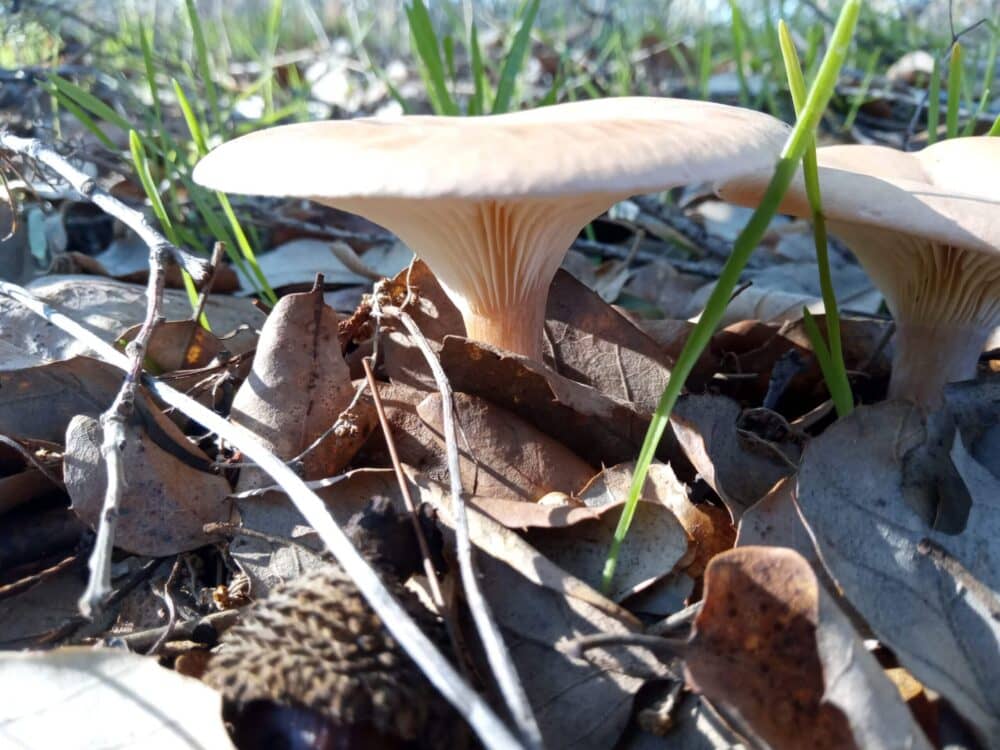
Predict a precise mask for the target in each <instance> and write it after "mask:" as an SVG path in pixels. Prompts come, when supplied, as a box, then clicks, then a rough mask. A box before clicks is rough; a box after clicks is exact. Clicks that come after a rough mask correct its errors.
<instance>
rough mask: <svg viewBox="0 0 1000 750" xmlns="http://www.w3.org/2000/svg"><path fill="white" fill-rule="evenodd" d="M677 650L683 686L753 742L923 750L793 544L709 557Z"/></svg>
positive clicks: (918, 734) (894, 695) (778, 748)
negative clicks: (693, 614) (697, 605)
mask: <svg viewBox="0 0 1000 750" xmlns="http://www.w3.org/2000/svg"><path fill="white" fill-rule="evenodd" d="M683 652H684V663H685V674H686V678H687V681H688V683H689V685H690V686H691V687H692V688H694V689H695V690H697V691H699V692H701V693H702V694H704V695H705V696H706V697H708V699H709V700H711V701H712V703H713V705H714V706H715V707H716V708H717V709H718V710H719V712H720V713H721V714H722V715H723V716H724V717H726V719H727V720H728V721H729V722H730V723H731V724H732V725H733V726H734V727H735V728H737V730H738V731H739V732H740V733H741V734H743V735H745V736H747V737H748V738H751V740H752V742H754V744H760V745H761V746H765V747H772V748H775V750H783V749H784V748H787V749H788V750H793V749H797V748H803V747H809V748H831V750H833V748H838V749H840V748H864V749H865V750H873V749H874V750H878V749H882V748H884V749H886V750H888V749H889V748H893V749H895V748H898V749H899V750H903V749H904V748H921V749H925V750H930V748H931V745H930V743H929V742H928V741H927V738H926V737H925V736H924V735H923V733H922V731H921V730H920V728H919V727H918V726H917V724H916V722H915V720H914V719H913V716H912V715H911V714H910V712H909V710H908V709H907V708H906V706H905V705H904V703H903V701H902V699H901V698H900V695H899V693H898V691H897V690H896V688H895V686H894V685H893V684H892V683H891V682H890V681H889V680H888V678H887V677H886V676H885V673H884V672H883V671H882V668H881V667H880V666H879V664H878V662H877V661H876V660H875V658H874V657H873V656H872V655H871V654H869V653H868V652H867V651H866V650H865V647H864V645H863V644H862V642H861V639H860V638H859V636H858V634H857V633H856V632H855V631H854V629H853V627H852V626H851V624H850V622H849V621H848V619H847V617H846V616H845V615H844V613H843V612H841V611H840V609H838V608H837V606H836V604H835V603H834V602H833V600H832V599H831V598H830V597H829V596H828V595H827V593H826V591H825V590H824V589H823V587H822V586H821V585H820V584H819V582H818V580H817V578H816V576H815V574H814V573H813V570H812V568H811V567H810V565H809V563H808V562H807V561H806V560H804V559H803V558H802V557H801V556H800V555H799V554H798V553H796V552H794V551H793V550H788V549H780V548H771V547H741V548H738V549H735V550H730V551H729V552H724V553H723V554H721V555H719V556H718V557H716V558H715V559H714V560H713V561H712V562H711V563H710V564H709V566H708V569H707V570H706V572H705V598H704V601H703V604H702V608H701V611H700V612H699V613H698V616H697V618H696V619H695V625H694V630H693V632H692V635H691V638H690V640H689V641H688V643H687V645H686V647H684V649H683Z"/></svg>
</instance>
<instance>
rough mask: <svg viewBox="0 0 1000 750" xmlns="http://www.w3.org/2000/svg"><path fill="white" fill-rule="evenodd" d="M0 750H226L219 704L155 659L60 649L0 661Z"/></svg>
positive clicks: (194, 682) (202, 687) (215, 695)
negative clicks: (1, 690) (1, 689)
mask: <svg viewBox="0 0 1000 750" xmlns="http://www.w3.org/2000/svg"><path fill="white" fill-rule="evenodd" d="M0 680H2V681H3V684H4V685H10V686H12V685H17V689H16V690H8V691H5V695H4V700H3V701H0V744H3V745H4V746H6V747H61V748H94V747H109V748H110V747H142V748H148V750H174V749H175V748H178V747H185V748H213V749H214V748H219V749H220V750H223V749H224V748H231V747H232V746H233V745H232V743H231V742H230V740H229V735H228V734H227V732H226V728H225V725H224V724H223V723H222V697H221V696H220V695H219V694H218V693H216V692H215V691H214V690H212V689H211V688H209V687H208V686H206V685H204V684H202V683H201V682H199V681H198V680H194V679H191V678H190V677H183V676H181V675H179V674H177V673H176V672H173V671H171V670H169V669H164V668H163V667H161V666H160V665H159V664H157V663H156V660H155V659H151V658H148V657H145V656H137V655H135V654H129V653H126V652H124V651H108V650H105V651H94V650H93V649H89V648H62V649H58V650H56V651H48V652H26V653H16V654H10V653H8V654H0Z"/></svg>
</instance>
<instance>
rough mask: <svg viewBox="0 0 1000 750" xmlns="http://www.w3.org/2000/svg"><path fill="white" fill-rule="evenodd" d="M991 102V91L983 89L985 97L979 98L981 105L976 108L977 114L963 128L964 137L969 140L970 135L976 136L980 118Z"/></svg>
mask: <svg viewBox="0 0 1000 750" xmlns="http://www.w3.org/2000/svg"><path fill="white" fill-rule="evenodd" d="M989 102H990V89H989V88H988V87H987V88H985V89H983V95H982V96H981V97H979V105H978V106H977V107H976V111H975V113H973V115H972V117H970V118H969V121H968V122H967V123H965V127H964V128H962V137H963V138H968V137H969V136H970V135H974V134H975V132H976V123H978V122H979V118H980V117H982V115H983V112H985V111H986V105H987V104H989Z"/></svg>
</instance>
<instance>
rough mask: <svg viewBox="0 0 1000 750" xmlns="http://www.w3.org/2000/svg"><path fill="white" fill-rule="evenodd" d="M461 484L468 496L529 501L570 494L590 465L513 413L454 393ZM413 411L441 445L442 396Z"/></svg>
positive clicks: (582, 481)
mask: <svg viewBox="0 0 1000 750" xmlns="http://www.w3.org/2000/svg"><path fill="white" fill-rule="evenodd" d="M454 402H455V417H456V420H457V422H456V424H457V425H458V427H459V430H460V438H459V442H460V444H461V446H462V450H461V451H460V452H459V460H460V463H461V472H462V484H463V485H464V487H465V488H466V489H467V491H468V492H470V494H473V495H481V496H484V497H495V498H500V499H507V500H527V501H530V502H534V501H535V500H538V499H539V498H540V497H542V495H545V494H546V493H549V492H566V493H573V492H576V491H577V490H579V489H580V488H581V487H583V486H584V485H585V484H586V483H587V482H588V481H589V479H590V477H591V476H592V475H593V473H594V469H593V467H591V466H590V465H589V464H588V463H586V462H585V461H583V460H582V459H581V458H579V457H577V456H576V455H575V454H574V453H572V452H571V451H570V450H569V449H567V448H566V447H565V446H563V445H562V444H561V443H557V442H556V441H555V440H553V439H552V438H550V437H549V436H548V435H545V434H543V433H542V432H539V431H538V430H537V429H535V428H534V427H532V426H531V425H530V424H528V423H527V422H525V421H524V420H522V419H521V418H520V417H518V416H517V415H515V414H512V413H511V412H509V411H507V410H506V409H502V408H501V407H499V406H494V405H493V404H491V403H490V402H488V401H485V400H483V399H481V398H477V397H476V396H469V395H468V394H465V393H456V394H455V398H454ZM417 413H418V414H419V415H420V418H421V419H422V420H423V421H424V423H425V424H426V425H427V426H428V427H429V428H430V429H431V431H432V432H433V434H434V436H435V438H436V439H437V440H438V443H439V445H442V446H443V445H444V433H443V430H444V426H443V422H442V416H441V396H440V394H438V393H432V394H430V395H429V396H427V398H426V399H424V400H423V401H422V402H421V403H420V404H419V405H418V406H417Z"/></svg>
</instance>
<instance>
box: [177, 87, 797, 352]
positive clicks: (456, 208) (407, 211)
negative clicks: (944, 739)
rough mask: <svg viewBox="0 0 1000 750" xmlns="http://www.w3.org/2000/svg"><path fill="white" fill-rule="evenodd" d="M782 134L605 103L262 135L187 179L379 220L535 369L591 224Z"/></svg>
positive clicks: (713, 117)
mask: <svg viewBox="0 0 1000 750" xmlns="http://www.w3.org/2000/svg"><path fill="white" fill-rule="evenodd" d="M786 135H787V128H786V127H785V126H784V125H783V124H782V123H780V122H778V121H777V120H775V119H774V118H772V117H769V116H767V115H764V114H761V113H758V112H753V111H750V110H743V109H739V108H736V107H727V106H724V105H719V104H711V103H706V102H695V101H688V100H674V99H657V98H642V97H635V98H621V99H599V100H592V101H584V102H573V103H569V104H562V105H555V106H551V107H544V108H541V109H536V110H530V111H526V112H517V113H512V114H505V115H492V116H487V117H475V118H448V117H422V116H421V117H400V118H394V119H376V118H366V119H359V120H347V121H336V122H314V123H304V124H301V125H289V126H283V127H278V128H272V129H270V130H266V131H261V132H258V133H253V134H251V135H249V136H244V137H242V138H238V139H236V140H235V141H232V142H230V143H227V144H224V145H222V146H220V147H219V148H218V149H216V150H215V151H213V152H212V153H211V154H209V155H208V156H207V157H205V158H204V159H203V160H202V161H201V162H200V163H199V164H198V166H197V168H196V170H195V175H194V176H195V180H196V181H198V182H199V183H201V184H204V185H207V186H209V187H211V188H214V189H216V190H222V191H226V192H237V193H247V194H254V195H274V196H297V197H303V198H311V199H313V200H316V201H318V202H320V203H324V204H326V205H330V206H334V207H336V208H340V209H343V210H346V211H350V212H352V213H356V214H359V215H361V216H364V217H366V218H368V219H370V220H372V221H374V222H376V223H378V224H381V225H382V226H384V227H386V228H387V229H389V230H390V231H392V232H394V233H396V234H397V235H398V236H399V237H400V238H401V239H402V240H403V241H404V242H405V243H406V244H407V245H408V246H409V247H410V248H411V249H412V250H413V251H414V252H415V253H416V254H417V255H418V256H420V257H421V258H423V259H424V260H425V261H426V262H427V264H428V266H430V268H431V269H432V270H433V271H434V273H435V275H436V276H437V277H438V279H439V280H440V281H441V283H442V285H443V286H444V288H445V290H446V291H447V293H448V296H449V297H450V298H451V300H452V301H453V302H454V303H455V305H456V306H457V307H458V309H459V310H460V311H461V313H462V316H463V319H464V321H465V327H466V333H467V335H468V336H469V337H470V338H474V339H477V340H479V341H484V342H486V343H490V344H493V345H496V346H498V347H500V348H503V349H507V350H509V351H512V352H515V353H518V354H522V355H524V356H527V357H530V358H532V359H536V360H540V359H541V357H542V330H543V323H544V319H545V302H546V297H547V294H548V288H549V285H550V283H551V281H552V277H553V276H554V275H555V272H556V270H557V269H558V268H559V265H560V263H561V262H562V258H563V256H564V255H565V253H566V251H567V250H568V248H569V246H570V245H571V244H572V242H573V240H574V239H575V238H576V236H577V235H578V234H579V232H580V231H581V230H582V229H583V227H584V226H586V224H587V223H588V222H590V221H591V220H593V219H594V218H596V217H597V216H599V215H600V214H601V213H603V212H604V211H605V210H607V209H608V208H609V207H610V206H611V205H613V204H614V203H615V202H617V201H619V200H621V199H623V198H626V197H628V196H630V195H635V194H639V193H649V192H654V191H659V190H665V189H668V188H671V187H674V186H676V185H681V184H687V183H691V182H698V181H717V180H724V179H728V178H731V177H735V176H737V175H740V174H743V173H745V172H752V171H754V170H758V169H770V168H771V166H772V165H773V163H774V161H775V159H776V157H777V154H778V152H779V151H780V149H781V146H782V144H783V142H784V140H785V138H786Z"/></svg>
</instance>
